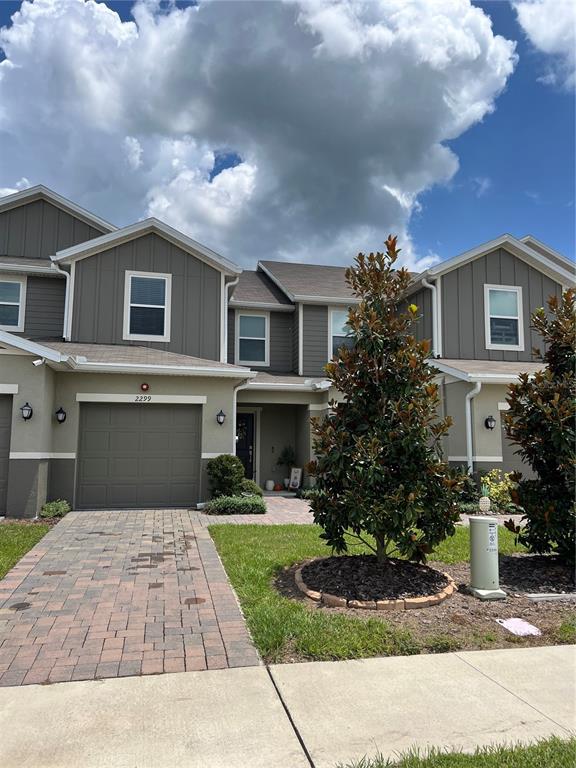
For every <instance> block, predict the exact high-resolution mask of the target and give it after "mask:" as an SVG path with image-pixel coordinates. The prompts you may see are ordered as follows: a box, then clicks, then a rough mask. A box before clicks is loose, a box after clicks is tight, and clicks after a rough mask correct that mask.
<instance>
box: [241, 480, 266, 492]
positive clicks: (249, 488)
mask: <svg viewBox="0 0 576 768" xmlns="http://www.w3.org/2000/svg"><path fill="white" fill-rule="evenodd" d="M242 493H244V494H248V495H249V496H263V495H264V492H263V491H262V488H260V486H259V485H258V483H255V482H254V480H248V478H246V477H245V478H244V480H242Z"/></svg>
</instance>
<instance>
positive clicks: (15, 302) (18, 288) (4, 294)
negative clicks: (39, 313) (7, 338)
mask: <svg viewBox="0 0 576 768" xmlns="http://www.w3.org/2000/svg"><path fill="white" fill-rule="evenodd" d="M25 295H26V278H25V277H22V278H20V277H14V278H2V279H1V280H0V330H1V331H12V332H17V333H19V332H21V331H23V330H24V298H25Z"/></svg>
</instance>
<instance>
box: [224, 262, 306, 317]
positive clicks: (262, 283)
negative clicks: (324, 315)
mask: <svg viewBox="0 0 576 768" xmlns="http://www.w3.org/2000/svg"><path fill="white" fill-rule="evenodd" d="M228 304H229V306H230V307H243V308H244V309H250V308H251V307H254V308H259V309H274V310H277V311H278V310H279V311H284V312H292V311H293V310H294V305H293V304H292V302H291V301H290V299H289V298H288V297H287V296H286V294H285V293H284V292H283V291H281V290H280V288H278V286H277V285H276V283H274V282H272V280H270V278H269V277H268V276H267V275H265V274H264V272H262V271H258V272H255V271H252V270H244V271H243V272H242V274H241V275H240V278H239V281H238V285H236V287H235V288H234V291H233V293H232V297H231V299H230V301H229V302H228Z"/></svg>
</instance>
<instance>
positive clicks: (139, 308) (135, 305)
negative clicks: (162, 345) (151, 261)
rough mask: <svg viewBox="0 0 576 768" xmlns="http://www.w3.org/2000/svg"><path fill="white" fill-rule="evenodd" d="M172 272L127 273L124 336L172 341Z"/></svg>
mask: <svg viewBox="0 0 576 768" xmlns="http://www.w3.org/2000/svg"><path fill="white" fill-rule="evenodd" d="M171 289H172V275H162V274H159V273H157V272H126V286H125V297H124V338H125V339H128V340H132V341H170V297H171Z"/></svg>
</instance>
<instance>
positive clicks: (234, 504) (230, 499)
mask: <svg viewBox="0 0 576 768" xmlns="http://www.w3.org/2000/svg"><path fill="white" fill-rule="evenodd" d="M204 512H205V513H206V514H207V515H263V514H265V513H266V504H265V503H264V500H263V499H262V498H261V497H260V496H218V498H216V499H212V501H209V502H208V504H206V506H205V507H204Z"/></svg>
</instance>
